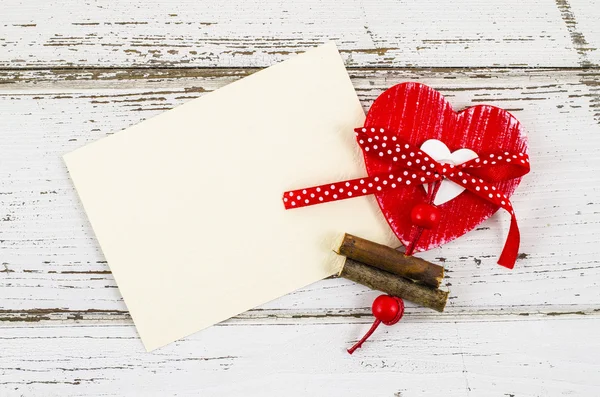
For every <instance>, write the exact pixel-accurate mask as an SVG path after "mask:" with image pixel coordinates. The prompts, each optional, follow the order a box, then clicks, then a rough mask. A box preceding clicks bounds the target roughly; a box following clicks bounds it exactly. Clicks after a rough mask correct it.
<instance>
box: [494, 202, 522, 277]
mask: <svg viewBox="0 0 600 397" xmlns="http://www.w3.org/2000/svg"><path fill="white" fill-rule="evenodd" d="M520 242H521V233H520V232H519V226H518V225H517V217H516V216H515V214H514V211H513V213H512V214H511V219H510V229H509V230H508V236H507V237H506V242H505V243H504V248H503V249H502V253H501V254H500V258H499V259H498V264H499V265H500V266H504V267H506V268H509V269H512V268H514V267H515V262H516V261H517V257H518V256H519V245H520Z"/></svg>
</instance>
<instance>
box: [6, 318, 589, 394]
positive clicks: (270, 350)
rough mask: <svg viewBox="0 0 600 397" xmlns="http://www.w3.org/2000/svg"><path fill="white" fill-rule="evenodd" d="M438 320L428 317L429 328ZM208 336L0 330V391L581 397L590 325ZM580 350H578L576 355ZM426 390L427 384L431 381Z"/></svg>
mask: <svg viewBox="0 0 600 397" xmlns="http://www.w3.org/2000/svg"><path fill="white" fill-rule="evenodd" d="M438 319H439V317H438ZM369 320H370V319H365V320H364V321H363V320H360V321H352V320H350V321H346V322H344V323H328V324H323V323H318V322H302V323H295V324H292V325H285V324H278V325H270V326H260V325H251V324H243V325H238V324H230V323H229V322H226V323H224V324H222V325H219V326H215V327H212V328H210V329H207V330H205V331H204V332H202V333H200V334H196V335H193V336H191V337H189V338H186V339H185V340H182V341H179V342H176V343H173V344H171V345H169V346H167V347H165V348H163V349H159V350H157V351H156V352H155V353H153V354H145V353H144V354H140V350H142V349H143V348H142V345H141V343H140V342H139V340H138V339H137V335H136V333H135V329H134V327H133V326H131V325H130V324H121V323H119V322H111V323H109V324H107V323H100V324H89V323H88V324H87V325H77V324H64V325H58V326H47V327H40V326H32V325H29V324H23V325H17V326H8V327H4V328H0V343H2V354H1V355H0V374H1V376H0V390H2V391H3V393H2V395H3V396H6V397H12V396H23V395H24V396H33V395H43V396H48V395H60V396H63V397H64V396H82V395H103V396H134V395H185V396H187V395H190V396H192V395H193V396H197V395H203V396H205V395H209V396H239V395H261V396H265V395H267V396H282V395H286V396H287V395H309V396H394V397H415V396H432V397H433V396H435V397H437V396H440V395H443V396H448V397H454V396H511V395H512V396H515V397H516V396H574V395H577V396H593V395H596V393H597V391H598V388H599V387H600V379H599V378H598V376H597V374H598V371H600V364H599V362H598V359H597V357H596V356H594V355H592V354H589V353H590V352H592V351H593V352H597V351H599V350H600V342H599V340H598V338H597V332H596V331H597V329H598V327H599V326H600V318H598V316H593V317H585V318H583V317H581V318H574V317H554V318H537V317H529V318H519V319H518V321H515V320H514V319H513V320H503V319H497V318H490V317H486V318H482V319H478V320H477V321H474V320H473V319H468V320H466V321H458V322H457V321H454V320H451V321H444V320H441V321H440V320H438V321H426V322H423V321H419V320H415V319H414V318H413V317H411V316H406V317H405V318H404V319H403V320H402V321H401V322H400V323H398V324H396V325H395V326H392V327H380V329H378V331H377V334H376V337H373V338H372V339H370V340H369V341H367V342H366V343H365V345H364V347H363V348H362V349H360V350H358V351H357V352H356V353H354V355H352V356H350V355H349V354H348V353H346V350H345V349H346V348H348V347H349V346H350V345H351V344H352V343H354V342H356V340H357V339H359V338H360V337H361V336H362V334H361V333H363V332H364V331H366V329H368V327H369V326H370V321H369ZM581 341H585V343H581ZM432 379H433V381H432Z"/></svg>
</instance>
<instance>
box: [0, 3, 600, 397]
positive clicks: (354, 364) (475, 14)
mask: <svg viewBox="0 0 600 397" xmlns="http://www.w3.org/2000/svg"><path fill="white" fill-rule="evenodd" d="M599 22H600V2H598V1H596V0H593V1H591V0H556V1H552V0H530V1H523V0H504V1H496V2H494V1H488V0H486V1H478V2H472V1H466V0H455V1H452V2H448V1H433V0H420V1H412V0H403V1H399V0H380V1H366V0H365V1H358V0H355V1H346V2H343V1H333V0H328V1H316V0H313V1H307V2H300V1H297V2H284V1H281V0H230V1H227V2H217V1H209V0H193V1H183V0H178V1H173V0H172V1H155V0H151V1H149V0H144V1H141V0H128V1H115V0H110V1H109V0H97V1H89V2H81V1H77V0H65V1H62V2H57V1H55V2H52V1H47V2H41V1H40V2H35V1H29V2H26V1H19V0H3V2H2V5H1V11H0V320H1V321H0V396H2V397H4V396H21V395H24V396H33V395H39V396H52V395H56V396H70V395H77V396H82V395H85V396H88V395H89V396H91V395H202V396H213V395H218V396H221V395H274V396H289V395H294V396H296V395H298V396H304V395H310V396H313V395H315V396H317V395H318V396H338V395H339V396H354V395H356V396H397V397H400V396H402V397H409V396H514V397H523V396H563V395H564V396H575V395H576V396H593V395H598V394H599V393H600V338H598V335H599V332H600V285H599V284H600V259H599V258H600V255H599V254H600V248H599V246H598V238H599V236H600V197H599V189H600V188H599V186H600V185H599V184H600V176H599V175H600V174H599V172H600V155H599V154H598V150H599V149H600V49H599V47H600V23H599ZM330 39H331V40H334V41H335V42H336V43H337V45H338V47H339V48H340V50H341V52H342V55H343V56H344V59H345V62H346V65H347V67H348V69H349V73H350V75H351V77H352V79H353V82H354V84H355V87H356V90H357V92H358V94H359V95H360V98H361V100H362V101H363V103H364V106H365V108H368V107H369V105H370V103H371V102H372V101H373V99H374V98H376V97H377V95H379V94H380V93H381V92H382V90H384V89H385V88H386V87H389V86H391V85H393V84H396V83H399V82H402V81H406V80H417V81H421V82H424V83H427V84H429V85H431V86H433V87H435V88H437V89H439V90H441V91H442V92H443V93H444V94H445V95H446V96H447V97H448V98H449V99H450V101H451V102H452V103H453V105H454V106H455V107H456V108H463V107H467V106H470V105H473V104H476V103H490V104H494V105H497V106H502V107H504V108H506V109H509V110H510V111H511V112H513V113H514V114H515V115H516V116H517V117H518V118H519V119H520V120H521V121H522V123H523V124H524V126H525V128H526V129H527V131H528V133H529V136H530V143H531V158H532V166H533V169H532V172H531V174H529V175H528V176H526V177H525V178H524V181H523V183H522V184H521V186H520V188H519V190H518V191H517V193H516V194H515V196H514V197H513V199H514V200H513V202H514V205H515V207H516V210H517V213H518V216H519V222H520V226H521V231H522V245H521V252H522V254H521V260H520V261H519V262H518V263H517V266H516V268H515V269H514V270H513V271H509V270H506V269H504V268H501V267H499V266H498V265H496V264H495V259H496V257H497V255H498V253H499V252H500V250H501V247H502V244H503V237H504V235H505V233H506V232H507V230H506V225H507V223H506V222H505V221H506V219H505V218H504V217H503V215H502V214H497V215H495V216H494V217H493V218H492V219H490V220H489V221H487V222H485V223H484V224H482V225H481V227H479V228H477V230H475V231H473V232H471V233H469V234H468V235H466V236H464V237H462V238H460V239H458V240H457V241H454V242H452V243H451V244H448V245H446V246H444V247H442V248H439V249H436V250H434V251H431V252H427V253H425V254H423V255H422V256H423V257H425V258H427V259H429V260H432V261H436V262H438V263H439V262H442V263H443V264H444V265H445V266H446V267H447V269H448V277H447V278H446V279H445V284H446V286H447V287H448V288H449V289H450V290H451V298H450V301H449V304H448V307H447V310H446V312H445V313H443V314H438V313H435V312H432V311H430V310H427V309H423V308H420V307H416V306H414V305H410V304H408V306H407V313H406V316H405V318H404V319H403V320H402V322H401V323H399V324H398V325H396V326H394V327H389V328H388V327H384V328H380V329H379V330H378V331H377V333H376V334H375V335H374V337H373V338H371V339H370V341H369V342H368V343H366V344H365V346H364V348H363V349H361V350H359V351H358V352H357V353H356V354H355V355H354V356H349V355H348V354H347V353H346V351H345V348H347V347H349V346H350V345H351V344H352V343H354V342H355V341H356V340H357V339H358V338H359V337H360V336H362V334H363V333H364V332H365V331H366V329H367V328H368V327H369V324H370V323H371V321H372V317H371V316H370V309H369V306H370V304H371V302H372V299H373V298H374V297H375V296H377V295H378V293H377V292H374V291H370V290H368V289H366V288H364V287H362V286H359V285H355V284H353V283H351V282H349V281H345V280H341V279H330V280H324V281H322V282H319V283H317V284H314V285H311V286H309V287H307V288H305V289H303V290H300V291H297V292H295V293H293V294H290V295H288V296H285V297H283V298H281V299H278V300H276V301H274V302H271V303H269V304H267V305H264V306H263V307H260V308H257V309H254V310H251V311H249V312H247V313H244V314H242V315H240V316H238V317H236V318H233V319H231V320H229V321H226V322H225V323H223V324H220V325H218V326H215V327H212V328H210V329H207V330H205V331H202V332H199V333H197V334H195V335H193V336H191V337H189V338H186V339H184V340H181V341H179V342H176V343H173V344H171V345H169V346H168V347H165V348H163V349H160V350H157V351H156V352H154V353H146V352H145V351H144V349H143V347H142V344H141V342H140V340H139V338H138V336H137V334H136V331H135V328H134V326H133V323H132V321H131V318H130V317H129V315H128V312H127V309H126V307H125V305H124V303H123V301H122V299H121V297H120V295H119V291H118V289H117V286H116V284H115V282H114V280H113V278H112V276H111V273H110V270H109V268H108V266H107V264H106V262H105V261H104V258H103V257H102V253H101V252H100V249H99V247H98V245H97V243H96V241H95V239H94V236H93V233H92V230H91V228H90V226H89V224H88V221H87V219H86V217H85V215H84V213H83V211H82V208H81V205H80V203H79V201H78V199H77V196H76V194H75V191H74V189H73V186H72V184H71V182H70V180H69V178H68V175H67V172H66V169H65V166H64V164H63V163H62V160H61V157H60V156H61V154H63V153H65V152H67V151H70V150H72V149H75V148H77V147H80V146H82V145H85V144H86V143H89V142H92V141H95V140H97V139H99V138H101V137H104V136H106V135H108V134H111V133H113V132H116V131H119V130H120V129H123V128H125V127H128V126H131V125H133V124H135V123H137V122H139V121H141V120H143V119H146V118H148V117H151V116H153V115H156V114H158V113H160V112H162V111H163V110H167V109H170V108H172V107H174V106H176V105H178V104H181V103H183V102H185V101H187V100H190V99H192V98H196V97H198V96H201V95H203V94H204V93H205V92H208V91H211V90H214V89H216V88H219V87H222V86H224V85H225V84H228V83H230V82H232V81H235V80H237V79H239V78H241V77H243V76H246V75H248V74H249V73H252V72H254V71H255V70H256V69H257V68H261V67H265V66H268V65H271V64H273V63H275V62H278V61H280V60H283V59H286V58H288V57H289V56H290V55H293V54H295V53H299V52H303V51H305V50H306V49H308V48H311V47H313V46H316V45H318V44H320V43H323V42H325V41H328V40H330Z"/></svg>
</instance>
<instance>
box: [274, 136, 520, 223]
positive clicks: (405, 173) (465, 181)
mask: <svg viewBox="0 0 600 397" xmlns="http://www.w3.org/2000/svg"><path fill="white" fill-rule="evenodd" d="M356 138H357V142H358V144H359V145H360V147H361V149H362V150H363V152H364V153H365V156H371V158H377V159H378V161H385V162H387V163H390V165H391V167H392V168H390V169H391V170H394V171H395V172H396V173H401V175H402V176H397V175H396V176H394V174H387V173H386V174H381V175H372V176H369V177H364V178H359V179H352V180H348V181H343V182H338V183H337V184H326V185H321V186H315V187H312V188H306V189H301V190H295V191H291V192H286V193H285V194H284V198H283V202H284V205H285V207H286V208H294V207H302V206H305V205H312V204H319V203H323V202H328V201H335V200H338V199H339V200H341V199H346V198H349V197H358V196H364V195H368V194H378V193H384V192H386V191H390V190H393V189H406V188H407V186H410V185H411V184H413V182H414V185H415V187H414V188H416V187H418V186H419V185H420V184H424V183H431V182H433V181H436V180H442V179H444V178H448V179H450V180H452V181H453V182H455V183H457V184H459V185H460V186H463V187H464V188H465V189H467V190H468V191H470V192H472V193H473V194H475V195H477V196H478V197H481V198H482V199H484V200H486V201H487V202H491V203H492V204H494V205H497V206H499V207H502V208H504V209H506V210H507V211H508V212H510V213H511V215H514V211H513V208H512V205H511V203H510V201H509V199H508V197H507V196H506V195H505V194H503V193H501V192H498V189H499V188H498V187H496V186H494V185H492V184H491V183H488V182H486V181H484V179H482V178H474V177H472V176H471V175H470V174H469V169H470V168H482V167H483V168H486V167H488V168H490V167H504V168H506V167H510V168H509V170H517V172H516V173H517V174H520V175H523V174H525V173H526V172H527V171H529V157H528V156H527V155H526V154H524V153H517V154H511V153H510V152H506V151H503V152H498V153H489V154H485V155H481V156H480V157H477V158H475V159H473V160H470V161H467V162H465V163H463V164H459V165H454V164H441V163H438V162H437V161H435V160H434V159H432V158H430V157H429V156H427V155H426V153H424V152H422V151H421V150H419V149H418V148H415V147H413V146H412V145H410V144H409V143H406V142H403V141H402V140H401V139H399V138H398V137H396V136H395V135H392V134H387V133H386V130H385V129H384V128H362V129H357V130H356ZM379 148H385V150H378V149H379ZM457 168H458V169H460V171H459V170H458V169H457ZM430 169H431V171H429V170H430ZM490 169H491V168H490ZM387 179H389V180H390V181H392V182H393V183H388V181H387ZM411 188H413V187H411Z"/></svg>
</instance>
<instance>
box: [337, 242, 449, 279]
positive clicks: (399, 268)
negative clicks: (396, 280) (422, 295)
mask: <svg viewBox="0 0 600 397" xmlns="http://www.w3.org/2000/svg"><path fill="white" fill-rule="evenodd" d="M338 253H339V254H340V255H344V256H346V257H348V258H351V259H354V260H356V261H359V262H362V263H365V264H367V265H371V266H375V267H376V268H378V269H381V270H385V271H386V272H389V273H393V274H397V275H398V276H402V277H406V278H409V279H411V280H414V281H418V282H420V283H423V284H427V285H430V286H432V287H434V288H438V287H439V286H440V284H441V283H442V279H443V278H444V268H443V267H442V266H439V265H436V264H433V263H431V262H427V261H426V260H424V259H421V258H416V257H414V256H406V255H404V254H403V253H402V252H400V251H397V250H395V249H393V248H390V247H388V246H385V245H382V244H377V243H374V242H372V241H369V240H365V239H364V238H360V237H356V236H353V235H351V234H347V233H346V235H345V236H344V240H343V241H342V244H341V245H340V248H339V249H338Z"/></svg>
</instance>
